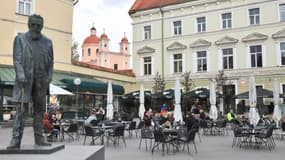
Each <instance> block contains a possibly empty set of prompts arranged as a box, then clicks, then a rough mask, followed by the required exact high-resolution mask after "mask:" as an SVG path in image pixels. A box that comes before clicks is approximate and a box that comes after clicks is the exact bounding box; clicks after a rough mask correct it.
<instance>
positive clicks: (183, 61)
mask: <svg viewBox="0 0 285 160" xmlns="http://www.w3.org/2000/svg"><path fill="white" fill-rule="evenodd" d="M185 61H186V57H185V53H182V73H184V72H186V66H185Z"/></svg>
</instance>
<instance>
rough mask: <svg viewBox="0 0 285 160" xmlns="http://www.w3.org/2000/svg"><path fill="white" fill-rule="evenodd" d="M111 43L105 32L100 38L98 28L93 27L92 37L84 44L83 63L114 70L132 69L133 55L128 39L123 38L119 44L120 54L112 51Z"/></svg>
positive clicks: (86, 39) (91, 30)
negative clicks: (97, 33)
mask: <svg viewBox="0 0 285 160" xmlns="http://www.w3.org/2000/svg"><path fill="white" fill-rule="evenodd" d="M109 42H110V39H109V38H108V36H107V34H106V33H105V31H104V33H103V34H101V36H100V38H99V37H97V35H96V28H95V27H92V28H91V29H90V36H88V37H86V38H85V40H84V41H83V44H82V55H81V58H82V59H81V61H82V62H84V63H89V64H94V65H97V66H101V67H106V68H111V69H114V70H128V69H130V67H129V66H130V56H131V55H130V50H129V49H130V43H129V41H128V39H127V38H126V37H123V38H122V40H121V42H120V43H119V47H120V51H119V52H114V51H110V50H109Z"/></svg>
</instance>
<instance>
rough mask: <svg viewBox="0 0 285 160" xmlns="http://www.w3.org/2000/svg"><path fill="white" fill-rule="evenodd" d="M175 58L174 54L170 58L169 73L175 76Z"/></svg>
mask: <svg viewBox="0 0 285 160" xmlns="http://www.w3.org/2000/svg"><path fill="white" fill-rule="evenodd" d="M173 60H174V58H173V54H170V56H169V72H170V74H173V73H174V69H173V67H174V64H173V63H174V61H173Z"/></svg>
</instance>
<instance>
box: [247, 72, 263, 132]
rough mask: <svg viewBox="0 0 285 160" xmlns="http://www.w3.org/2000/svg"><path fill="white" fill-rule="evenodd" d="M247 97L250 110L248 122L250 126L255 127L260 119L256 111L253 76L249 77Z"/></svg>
mask: <svg viewBox="0 0 285 160" xmlns="http://www.w3.org/2000/svg"><path fill="white" fill-rule="evenodd" d="M248 90H249V92H248V97H249V103H250V109H249V115H248V118H249V121H250V124H252V125H253V126H256V125H257V124H258V121H259V119H260V117H259V114H258V112H257V110H256V99H257V98H256V85H255V78H254V77H253V76H250V77H249V87H248Z"/></svg>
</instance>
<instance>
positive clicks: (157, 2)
mask: <svg viewBox="0 0 285 160" xmlns="http://www.w3.org/2000/svg"><path fill="white" fill-rule="evenodd" d="M189 1H194V0H136V1H135V3H134V4H133V5H132V7H131V9H130V10H129V14H132V13H135V12H136V11H140V10H147V9H152V8H159V7H163V6H168V5H173V4H179V3H185V2H189Z"/></svg>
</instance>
